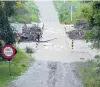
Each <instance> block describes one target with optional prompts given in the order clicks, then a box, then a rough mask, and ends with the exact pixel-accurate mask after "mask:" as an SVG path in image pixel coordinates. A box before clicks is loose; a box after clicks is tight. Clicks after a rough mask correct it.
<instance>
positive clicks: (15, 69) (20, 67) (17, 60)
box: [0, 50, 32, 87]
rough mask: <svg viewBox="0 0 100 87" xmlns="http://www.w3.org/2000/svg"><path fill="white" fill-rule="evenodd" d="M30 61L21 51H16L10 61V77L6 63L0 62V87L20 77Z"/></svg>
mask: <svg viewBox="0 0 100 87" xmlns="http://www.w3.org/2000/svg"><path fill="white" fill-rule="evenodd" d="M30 61H32V60H31V58H29V56H28V55H26V54H25V53H23V52H22V51H21V50H18V53H17V54H16V55H15V57H14V58H13V59H12V60H11V73H12V76H9V68H8V64H9V63H8V61H2V62H0V87H4V86H5V85H6V84H8V83H9V82H10V81H11V80H13V79H15V77H17V76H20V75H21V73H23V72H24V71H25V70H26V69H27V67H28V63H29V62H30Z"/></svg>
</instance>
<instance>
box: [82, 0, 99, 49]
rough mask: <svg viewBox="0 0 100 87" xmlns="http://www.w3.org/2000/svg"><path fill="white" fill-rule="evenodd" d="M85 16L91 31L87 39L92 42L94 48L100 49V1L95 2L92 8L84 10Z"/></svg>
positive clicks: (87, 34) (86, 35) (88, 32)
mask: <svg viewBox="0 0 100 87" xmlns="http://www.w3.org/2000/svg"><path fill="white" fill-rule="evenodd" d="M82 14H83V16H84V17H85V18H86V19H87V20H88V23H89V30H88V31H87V33H86V34H85V39H86V40H87V41H90V42H92V43H93V44H92V47H93V48H97V49H99V48H100V1H94V2H93V3H92V4H91V6H88V7H84V8H83V9H82Z"/></svg>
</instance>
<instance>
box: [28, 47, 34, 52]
mask: <svg viewBox="0 0 100 87" xmlns="http://www.w3.org/2000/svg"><path fill="white" fill-rule="evenodd" d="M26 53H34V50H33V49H32V48H30V47H26Z"/></svg>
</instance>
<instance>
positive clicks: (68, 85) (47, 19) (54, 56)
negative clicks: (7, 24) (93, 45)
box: [7, 0, 92, 87]
mask: <svg viewBox="0 0 100 87" xmlns="http://www.w3.org/2000/svg"><path fill="white" fill-rule="evenodd" d="M36 5H37V6H38V8H39V11H40V14H41V16H40V17H41V22H43V23H44V26H45V27H44V31H43V37H42V39H41V41H46V40H51V39H54V38H56V39H54V40H52V41H48V42H45V43H39V45H38V47H37V50H36V53H35V54H32V57H33V58H35V60H36V61H35V63H33V64H32V65H31V67H30V68H29V69H28V70H27V71H26V72H25V73H24V74H23V75H21V76H20V77H18V78H17V79H16V80H15V81H14V82H12V83H11V84H10V85H9V86H7V87H83V85H82V84H81V81H80V80H79V79H78V77H77V76H76V74H75V72H73V71H74V66H72V65H71V63H72V62H75V61H80V58H84V60H85V59H86V60H87V59H89V58H91V57H92V56H91V54H90V53H89V52H88V50H87V49H86V48H85V47H83V45H82V44H84V43H83V42H82V43H81V44H76V45H77V46H75V48H74V50H71V42H70V41H69V39H68V37H67V36H66V34H65V29H64V26H63V25H61V24H60V23H59V20H58V16H57V12H56V9H55V8H54V5H53V1H39V0H37V1H36ZM67 28H68V29H70V28H72V27H71V26H70V27H69V26H68V27H67ZM79 43H80V42H79ZM23 46H30V47H33V48H34V47H35V44H34V43H27V44H24V45H23V43H22V44H19V48H21V47H23ZM82 47H83V48H82ZM86 47H87V46H86ZM84 48H85V49H84ZM80 49H82V50H81V51H80Z"/></svg>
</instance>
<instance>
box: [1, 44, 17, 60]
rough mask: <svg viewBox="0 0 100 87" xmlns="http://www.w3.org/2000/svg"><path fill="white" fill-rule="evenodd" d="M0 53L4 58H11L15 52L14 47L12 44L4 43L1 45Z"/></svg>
mask: <svg viewBox="0 0 100 87" xmlns="http://www.w3.org/2000/svg"><path fill="white" fill-rule="evenodd" d="M1 53H2V56H3V57H4V58H6V59H8V60H11V59H12V58H13V57H14V56H15V54H16V49H15V48H14V47H13V46H12V45H10V44H6V45H4V46H3V47H2V49H1Z"/></svg>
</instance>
